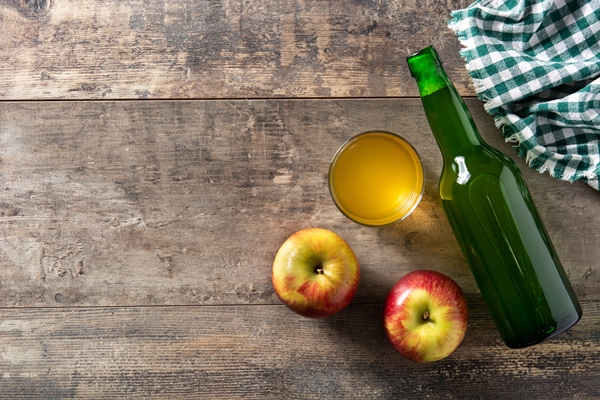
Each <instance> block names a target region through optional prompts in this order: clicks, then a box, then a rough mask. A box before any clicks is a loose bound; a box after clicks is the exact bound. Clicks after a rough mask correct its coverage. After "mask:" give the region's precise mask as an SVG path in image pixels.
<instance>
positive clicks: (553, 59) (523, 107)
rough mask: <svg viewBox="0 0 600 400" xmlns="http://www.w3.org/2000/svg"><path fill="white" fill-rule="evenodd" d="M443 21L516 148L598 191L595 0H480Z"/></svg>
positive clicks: (599, 76) (599, 59) (598, 15)
mask: <svg viewBox="0 0 600 400" xmlns="http://www.w3.org/2000/svg"><path fill="white" fill-rule="evenodd" d="M449 27H450V28H451V29H452V30H453V31H454V32H455V33H456V35H457V36H458V38H459V40H460V42H461V43H462V45H463V47H464V48H463V50H462V51H461V55H462V56H463V57H464V58H465V60H466V62H467V70H468V72H469V75H470V76H471V78H472V79H473V82H474V85H475V89H476V91H477V95H478V97H479V98H480V99H481V100H482V101H484V102H485V109H486V110H487V111H488V112H489V113H490V114H491V115H493V116H494V117H495V121H496V125H497V126H498V127H499V128H501V129H502V132H503V134H504V135H505V138H506V139H507V140H508V141H513V142H515V143H517V148H518V150H519V155H521V156H523V157H525V159H526V161H527V163H528V164H529V165H530V166H531V167H532V168H535V169H537V170H538V171H540V172H544V171H549V172H550V174H551V175H552V176H554V177H556V178H559V179H563V180H566V181H570V182H573V181H576V180H583V181H585V182H587V183H588V184H589V185H590V186H592V187H593V188H595V189H596V190H598V191H600V185H599V179H598V175H599V174H600V150H599V141H600V0H555V1H551V0H537V1H536V0H480V1H476V2H475V3H473V4H472V5H470V6H469V7H467V8H466V9H463V10H458V11H454V12H453V13H452V19H451V21H450V22H449Z"/></svg>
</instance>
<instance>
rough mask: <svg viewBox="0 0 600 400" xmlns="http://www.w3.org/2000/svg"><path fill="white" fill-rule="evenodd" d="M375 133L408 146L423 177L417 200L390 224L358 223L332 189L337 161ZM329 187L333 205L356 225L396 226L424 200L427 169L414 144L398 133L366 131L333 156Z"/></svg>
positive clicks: (341, 146) (353, 137)
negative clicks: (352, 146) (345, 151)
mask: <svg viewBox="0 0 600 400" xmlns="http://www.w3.org/2000/svg"><path fill="white" fill-rule="evenodd" d="M375 133H380V134H383V135H386V136H391V137H393V138H394V139H395V140H399V141H400V142H402V143H404V144H406V145H407V147H408V150H409V152H412V153H414V156H415V159H416V163H415V165H416V166H417V168H418V169H419V170H420V171H421V176H422V177H423V179H422V183H421V190H420V192H419V193H417V194H416V198H415V200H414V201H413V204H412V206H411V207H410V208H409V209H408V210H407V211H406V212H404V213H403V214H402V215H400V216H399V217H398V218H395V219H393V220H391V221H389V222H384V223H368V222H365V221H358V220H356V219H355V217H354V216H352V215H349V213H348V212H347V211H346V210H345V209H344V207H342V205H341V204H340V203H341V202H340V201H339V200H338V197H337V196H336V194H335V191H334V189H333V187H332V171H333V169H334V166H335V164H336V161H337V160H338V158H339V156H340V155H341V154H342V153H343V152H344V150H345V149H346V148H347V147H348V146H349V145H350V144H351V143H352V142H354V141H356V140H358V139H360V138H361V137H363V136H367V135H372V134H375ZM327 186H328V188H329V195H330V196H331V199H332V200H333V204H335V206H336V208H337V209H338V210H339V211H340V212H341V213H342V214H343V215H344V216H345V217H346V218H348V219H349V220H350V221H352V222H354V223H357V224H359V225H363V226H369V227H382V226H387V225H391V224H394V223H396V222H400V221H402V220H404V219H405V218H407V217H408V216H409V215H411V214H412V213H413V211H414V210H415V209H416V208H417V206H418V205H419V203H420V202H421V199H422V198H423V193H424V192H425V168H424V167H423V162H422V161H421V156H420V155H419V153H418V152H417V149H415V147H414V146H413V145H412V143H410V142H409V141H408V140H406V139H405V138H403V137H402V136H400V135H398V134H397V133H394V132H390V131H386V130H381V129H374V130H369V131H364V132H361V133H357V134H356V135H354V136H352V137H351V138H349V139H347V140H346V141H345V142H344V143H342V144H341V145H340V147H339V148H338V149H337V150H336V152H335V154H334V155H333V158H332V159H331V161H330V163H329V170H328V176H327Z"/></svg>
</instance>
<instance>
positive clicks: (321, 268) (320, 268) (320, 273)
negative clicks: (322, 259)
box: [315, 267, 325, 275]
mask: <svg viewBox="0 0 600 400" xmlns="http://www.w3.org/2000/svg"><path fill="white" fill-rule="evenodd" d="M315 271H316V272H317V274H319V275H323V274H324V273H325V271H323V267H317V268H316V269H315Z"/></svg>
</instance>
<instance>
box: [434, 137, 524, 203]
mask: <svg viewBox="0 0 600 400" xmlns="http://www.w3.org/2000/svg"><path fill="white" fill-rule="evenodd" d="M480 175H486V176H488V178H489V179H491V180H492V181H498V182H499V183H500V182H501V181H505V180H509V181H513V182H516V183H518V184H519V185H521V184H522V183H521V182H522V181H523V178H522V175H521V171H520V170H519V168H518V167H517V165H516V164H515V162H514V161H513V160H512V159H511V158H510V157H508V156H507V155H505V154H504V153H502V152H500V151H498V150H496V149H494V148H493V147H490V146H476V147H474V148H473V149H471V150H470V151H468V152H465V153H464V154H462V155H454V158H452V159H444V168H443V170H442V175H441V177H440V195H441V196H442V199H451V198H455V197H457V196H459V194H460V193H463V192H466V191H468V190H469V187H470V185H471V184H472V182H473V181H474V180H475V179H476V178H477V177H478V176H480Z"/></svg>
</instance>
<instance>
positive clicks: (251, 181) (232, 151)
mask: <svg viewBox="0 0 600 400" xmlns="http://www.w3.org/2000/svg"><path fill="white" fill-rule="evenodd" d="M469 3H470V0H460V1H459V0H455V1H445V2H442V1H425V2H422V1H417V0H407V1H391V0H378V1H341V2H340V1H321V0H307V1H305V0H297V1H292V0H282V1H264V0H240V1H207V0H200V1H197V2H195V1H178V0H129V1H120V0H90V1H83V2H82V1H74V0H53V1H49V0H44V1H41V0H36V1H33V0H1V1H0V35H1V39H2V40H0V60H1V63H0V159H1V163H0V173H1V184H2V186H1V189H2V197H1V199H0V231H1V235H0V307H1V308H0V388H1V389H0V396H1V397H2V398H7V399H17V398H110V399H115V398H125V397H126V398H136V397H139V398H196V397H197V398H209V399H216V398H232V399H239V398H259V399H265V398H273V399H312V398H330V399H341V398H357V399H376V398H382V399H387V398H421V397H428V398H467V397H469V398H483V399H491V398H511V399H513V398H532V399H538V398H540V399H547V398H574V397H578V398H598V397H600V382H599V381H598V377H599V376H600V275H599V273H598V270H599V265H600V261H599V260H600V230H599V229H598V227H599V226H600V213H599V212H598V208H597V207H598V199H599V198H598V193H597V192H595V191H594V190H593V189H591V188H589V187H588V186H586V185H585V184H581V183H578V184H569V183H565V182H560V181H558V180H555V179H553V178H551V177H549V176H548V175H547V174H539V173H537V172H535V171H533V170H531V169H529V168H528V167H527V166H526V165H525V163H524V161H523V160H522V159H518V158H517V157H516V154H515V151H514V150H513V149H512V148H511V145H510V144H506V143H504V141H503V138H502V135H501V133H500V132H499V131H498V130H497V129H496V128H495V127H494V124H493V121H492V118H491V117H490V116H489V115H487V114H486V113H485V112H484V111H483V107H482V103H481V102H480V101H479V100H477V99H476V98H475V96H474V94H475V93H474V90H473V88H472V85H471V82H470V80H469V78H468V76H467V74H466V71H465V68H464V62H463V61H462V60H461V58H460V56H459V54H458V52H459V49H460V45H459V43H458V41H457V39H456V37H455V36H454V34H453V33H452V32H451V31H449V30H448V29H447V27H446V21H447V20H448V18H449V11H450V10H451V9H457V8H462V7H466V6H467V5H468V4H469ZM430 44H434V45H435V46H436V47H437V48H438V50H439V51H440V53H441V55H442V57H443V58H444V60H445V65H446V69H447V71H448V73H449V75H450V76H451V78H452V79H453V80H454V82H455V83H456V86H457V87H458V89H459V91H460V92H461V94H462V95H464V96H465V97H466V99H467V103H468V106H469V107H470V109H471V111H472V112H473V114H474V118H475V120H476V122H477V124H478V125H479V128H480V130H481V134H482V136H483V137H484V138H485V139H486V140H487V141H488V142H489V143H490V144H492V145H493V146H495V147H497V148H498V149H500V150H502V151H503V152H505V153H507V154H509V155H510V156H511V157H512V158H514V159H516V161H517V163H518V165H519V167H520V168H521V170H522V171H523V174H524V176H525V179H526V181H527V183H528V185H529V188H530V190H531V192H532V195H533V197H534V200H535V201H536V203H537V206H538V209H539V211H540V213H541V215H542V218H543V219H544V221H545V223H546V227H547V229H548V231H549V233H550V236H551V237H552V239H553V241H554V244H555V247H556V248H557V251H558V253H559V255H560V257H561V259H562V261H563V264H564V266H565V269H566V270H567V273H568V275H569V277H570V280H571V282H572V284H573V286H574V288H575V290H576V293H577V295H578V297H579V299H580V301H581V303H582V307H583V311H584V317H583V319H582V320H581V321H580V323H579V324H577V325H576V326H575V327H574V328H572V329H571V330H569V331H568V332H566V333H564V334H562V335H560V336H559V337H557V338H555V339H552V340H550V341H547V342H545V343H543V344H540V345H537V346H534V347H530V348H527V349H523V350H510V349H508V348H507V347H505V346H504V345H503V343H502V342H501V340H500V337H499V335H498V332H497V330H496V328H495V326H494V325H493V323H492V321H491V318H490V316H489V313H488V311H487V309H486V307H485V305H484V303H483V301H482V298H481V296H480V294H479V292H478V289H477V287H476V285H475V282H474V280H473V278H472V276H471V274H470V272H469V270H468V267H467V265H466V263H465V261H464V258H463V257H462V255H461V253H460V251H459V248H458V245H457V243H456V241H455V239H454V237H453V235H452V233H451V230H450V227H449V225H448V223H447V221H446V218H445V216H444V215H443V212H442V210H441V207H440V204H439V200H438V195H437V181H438V179H439V173H440V170H441V155H440V153H439V150H438V148H437V146H436V143H435V141H434V138H433V135H432V134H431V132H430V130H429V127H428V125H427V122H426V119H425V117H424V113H423V110H422V107H421V104H420V100H419V98H418V93H417V89H416V85H415V83H414V81H413V80H412V79H411V77H410V75H409V73H408V70H407V66H406V62H405V57H406V55H407V54H409V53H410V52H414V51H416V50H419V49H421V48H422V47H425V46H427V45H430ZM371 129H384V130H389V131H393V132H397V133H399V134H401V135H402V136H404V137H406V138H407V139H408V140H409V141H410V142H411V143H412V144H413V145H414V146H415V147H416V149H417V151H418V152H419V153H420V154H421V156H422V158H423V162H424V165H425V170H426V175H427V184H426V188H425V194H424V198H423V200H422V202H421V203H420V205H419V207H418V209H417V210H416V211H415V212H414V214H412V215H411V216H410V217H409V218H408V219H406V220H404V221H402V222H400V223H397V224H394V225H392V226H388V227H385V228H367V227H361V226H358V225H356V224H354V223H352V222H350V221H349V220H347V219H345V218H344V217H343V216H342V215H341V214H340V213H339V212H338V211H337V209H336V208H335V206H334V205H333V203H332V202H331V199H330V196H329V193H328V189H327V185H326V181H327V170H328V163H329V161H330V160H331V157H332V156H333V154H334V152H335V150H336V149H337V148H338V147H339V146H340V144H341V143H342V142H344V141H345V140H346V139H348V138H349V137H351V136H353V135H354V134H356V133H359V132H361V131H365V130H371ZM311 226H318V227H324V228H328V229H331V230H333V231H335V232H337V233H338V234H340V235H341V236H342V237H344V238H345V239H346V240H347V241H348V242H349V243H350V245H351V246H352V247H353V249H354V250H355V252H356V254H357V255H358V258H359V261H360V263H361V267H362V279H361V284H360V288H359V290H358V293H357V295H356V297H355V299H354V301H353V303H352V304H351V305H350V307H349V308H347V309H346V310H344V311H343V312H342V313H340V314H338V315H336V316H334V317H331V318H328V319H324V320H310V319H305V318H302V317H299V316H297V315H296V314H294V313H293V312H291V311H290V310H289V309H287V308H286V307H285V306H283V305H282V304H281V303H280V301H279V300H278V299H277V297H276V295H275V294H274V292H273V288H272V284H271V266H272V261H273V257H274V255H275V252H276V250H277V249H278V247H279V246H280V245H281V243H282V242H283V241H284V240H285V239H286V238H287V237H288V236H289V235H291V234H292V233H294V232H295V231H297V230H299V229H301V228H305V227H311ZM421 268H430V269H435V270H438V271H440V272H443V273H445V274H447V275H449V276H451V277H453V278H454V279H455V280H456V281H457V282H458V283H459V284H460V285H461V286H462V288H463V290H464V291H465V293H466V295H467V299H468V303H469V312H470V321H469V328H468V331H467V334H466V337H465V339H464V341H463V343H462V345H461V346H460V347H459V348H458V350H457V351H456V352H455V353H454V354H452V355H451V356H450V357H449V358H447V359H445V360H442V361H439V362H436V363H430V364H413V363H411V362H409V361H406V360H405V359H403V358H402V357H401V356H400V355H399V354H397V353H396V352H395V351H394V350H393V348H392V347H391V345H390V344H389V343H388V342H387V340H386V338H385V336H384V333H383V329H382V324H381V323H382V318H381V313H382V303H383V300H384V299H385V296H386V295H387V292H388V291H389V289H390V288H391V286H392V285H393V284H394V283H395V282H396V281H397V280H398V279H399V278H400V277H401V276H403V275H404V274H405V273H407V272H409V271H412V270H416V269H421Z"/></svg>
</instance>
